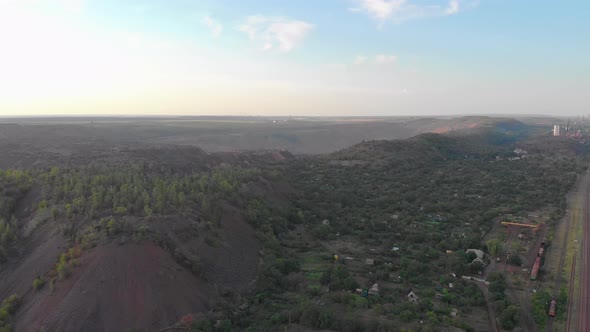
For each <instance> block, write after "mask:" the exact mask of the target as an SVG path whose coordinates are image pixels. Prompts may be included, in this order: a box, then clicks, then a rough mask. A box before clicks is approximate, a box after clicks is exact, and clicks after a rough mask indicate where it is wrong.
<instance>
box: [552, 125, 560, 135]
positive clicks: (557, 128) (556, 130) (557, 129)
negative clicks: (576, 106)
mask: <svg viewBox="0 0 590 332" xmlns="http://www.w3.org/2000/svg"><path fill="white" fill-rule="evenodd" d="M553 136H561V126H560V125H554V126H553Z"/></svg>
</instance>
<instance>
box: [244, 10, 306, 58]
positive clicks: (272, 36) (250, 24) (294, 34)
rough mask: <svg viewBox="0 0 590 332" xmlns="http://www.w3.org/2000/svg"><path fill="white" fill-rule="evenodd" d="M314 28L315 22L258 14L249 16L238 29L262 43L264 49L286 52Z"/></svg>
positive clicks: (298, 43)
mask: <svg viewBox="0 0 590 332" xmlns="http://www.w3.org/2000/svg"><path fill="white" fill-rule="evenodd" d="M313 28H314V25H313V24H311V23H307V22H304V21H298V20H291V19H287V18H276V17H266V16H261V15H257V16H249V17H248V18H247V19H246V21H245V22H244V23H243V24H242V25H240V26H239V27H238V30H239V31H242V32H244V33H246V34H247V35H248V37H249V38H250V40H253V41H255V42H258V43H260V44H262V46H261V49H262V50H263V51H271V50H278V51H279V52H285V53H286V52H290V51H292V50H293V49H295V48H296V47H297V46H299V45H300V44H301V43H302V42H303V40H304V39H305V37H307V35H308V34H309V32H310V31H311V30H312V29H313Z"/></svg>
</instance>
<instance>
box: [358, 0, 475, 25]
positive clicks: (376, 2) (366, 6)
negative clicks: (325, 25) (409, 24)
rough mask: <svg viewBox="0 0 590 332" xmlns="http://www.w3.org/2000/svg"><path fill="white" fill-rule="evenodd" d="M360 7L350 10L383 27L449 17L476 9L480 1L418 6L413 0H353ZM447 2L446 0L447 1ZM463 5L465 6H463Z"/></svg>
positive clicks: (450, 0) (463, 0)
mask: <svg viewBox="0 0 590 332" xmlns="http://www.w3.org/2000/svg"><path fill="white" fill-rule="evenodd" d="M352 1H354V2H355V3H356V4H357V5H358V7H355V8H349V10H350V11H352V12H365V13H366V14H367V15H369V16H370V17H371V18H373V19H375V20H377V21H378V22H379V25H380V26H381V25H382V24H384V23H385V22H386V21H389V20H390V21H393V22H395V23H402V22H405V21H409V20H414V19H419V18H428V17H441V16H449V15H454V14H457V13H459V12H460V11H461V10H462V9H464V8H469V7H471V8H472V7H475V6H477V4H478V0H448V2H447V3H444V2H443V1H441V0H438V2H439V3H435V4H417V3H414V2H413V0H352ZM445 1H446V0H445ZM462 3H463V4H462Z"/></svg>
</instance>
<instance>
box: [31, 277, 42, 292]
mask: <svg viewBox="0 0 590 332" xmlns="http://www.w3.org/2000/svg"><path fill="white" fill-rule="evenodd" d="M44 285H45V280H44V279H43V278H41V277H37V278H35V280H33V288H35V290H39V289H41V288H43V286H44Z"/></svg>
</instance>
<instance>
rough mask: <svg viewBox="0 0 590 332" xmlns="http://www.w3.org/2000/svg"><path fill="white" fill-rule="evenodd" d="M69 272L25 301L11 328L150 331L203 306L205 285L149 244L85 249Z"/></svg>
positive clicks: (205, 293) (204, 308)
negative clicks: (50, 287)
mask: <svg viewBox="0 0 590 332" xmlns="http://www.w3.org/2000/svg"><path fill="white" fill-rule="evenodd" d="M80 261H81V264H80V266H79V267H78V268H76V269H75V270H74V271H73V273H72V275H71V276H70V277H69V278H68V279H66V280H64V281H61V282H58V283H57V284H56V286H55V288H54V290H53V292H51V291H50V289H49V287H45V288H44V289H43V290H42V291H41V292H40V293H38V294H35V295H32V296H33V297H34V298H32V299H31V300H26V301H25V304H24V306H23V308H22V309H21V310H19V315H18V316H17V325H16V330H17V331H38V330H43V331H122V330H124V329H127V328H134V329H136V330H137V329H138V330H140V331H156V330H159V329H161V328H163V327H165V326H167V325H169V324H173V323H174V322H176V321H178V320H179V319H180V318H181V316H182V314H180V313H191V312H198V311H204V310H206V309H207V308H208V305H209V301H208V294H207V292H208V287H207V285H206V284H205V283H204V282H202V281H200V280H199V279H198V278H196V277H195V276H194V275H193V274H191V273H190V272H188V271H186V270H185V269H184V268H183V267H181V266H180V265H178V263H176V261H174V259H173V258H172V257H171V256H170V254H169V253H168V252H166V251H164V250H163V249H162V248H160V247H158V246H157V245H155V244H153V243H149V242H148V243H142V244H128V245H122V246H117V245H115V244H111V245H107V246H104V247H98V248H95V249H93V250H91V251H90V252H88V253H85V254H84V255H83V256H82V258H81V260H80Z"/></svg>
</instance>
